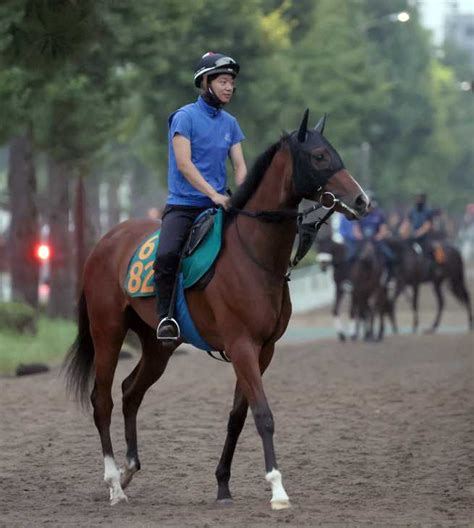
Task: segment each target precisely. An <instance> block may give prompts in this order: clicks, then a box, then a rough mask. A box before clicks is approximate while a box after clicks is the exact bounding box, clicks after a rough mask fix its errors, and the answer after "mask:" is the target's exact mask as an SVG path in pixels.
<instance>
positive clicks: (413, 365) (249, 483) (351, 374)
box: [0, 290, 474, 528]
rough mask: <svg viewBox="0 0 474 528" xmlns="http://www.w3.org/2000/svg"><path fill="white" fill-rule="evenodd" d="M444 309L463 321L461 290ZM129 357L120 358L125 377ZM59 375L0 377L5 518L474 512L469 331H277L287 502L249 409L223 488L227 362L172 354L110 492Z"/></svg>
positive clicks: (219, 518) (369, 517)
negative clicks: (226, 497) (302, 340)
mask: <svg viewBox="0 0 474 528" xmlns="http://www.w3.org/2000/svg"><path fill="white" fill-rule="evenodd" d="M471 291H472V290H471ZM448 310H449V314H448V317H449V318H450V320H452V321H457V322H458V323H460V324H463V323H464V322H465V317H464V314H463V313H461V312H460V311H458V308H457V307H456V306H451V304H449V305H448ZM322 315H323V314H322ZM313 324H314V323H313ZM133 365H134V360H124V361H121V362H120V363H119V368H118V375H117V377H116V380H122V379H123V378H124V377H125V375H126V374H128V373H129V372H130V370H131V369H132V367H133ZM58 375H59V372H58V370H57V369H55V370H53V371H52V372H50V373H48V374H44V375H38V376H35V377H30V378H21V379H2V380H0V383H1V385H2V388H1V392H0V401H1V452H2V462H1V474H0V526H5V527H8V528H10V527H36V526H43V525H44V526H54V527H64V526H78V527H86V526H87V527H99V526H100V527H105V526H114V527H125V526H133V527H151V526H154V527H156V526H160V527H161V526H176V527H208V528H217V527H261V526H262V527H263V526H273V525H275V523H283V524H286V525H287V526H294V527H301V526H320V525H322V526H325V525H330V526H331V527H334V526H356V525H358V526H367V525H373V526H473V523H474V455H473V452H474V447H473V445H474V385H473V384H474V382H473V379H474V367H473V334H457V335H438V336H399V337H393V336H390V337H389V338H388V339H387V340H386V341H385V342H384V343H383V345H370V344H362V343H358V344H356V345H353V344H350V345H348V344H346V345H344V344H340V343H338V342H336V341H335V340H323V341H318V342H314V343H309V344H304V345H297V346H280V347H279V349H278V350H277V353H276V356H275V358H274V361H273V363H272V365H271V367H270V369H269V371H268V373H267V375H266V376H265V377H266V382H265V383H266V385H265V386H266V390H267V395H268V398H269V401H270V404H271V407H272V410H273V413H274V417H275V422H276V435H275V442H276V449H277V455H278V460H279V464H280V469H281V471H282V474H283V482H284V484H285V487H286V490H287V492H288V494H289V496H290V499H291V501H292V508H291V509H290V510H286V511H280V512H272V511H271V510H270V506H269V499H270V490H269V488H268V486H267V484H266V482H265V480H264V465H263V454H262V448H261V443H260V440H259V438H258V436H257V433H256V431H255V427H254V424H253V420H251V419H249V420H248V422H247V425H246V427H245V429H244V431H243V433H242V437H241V441H240V442H239V446H238V448H237V452H236V456H235V463H234V467H233V477H232V481H231V483H232V486H231V489H232V490H233V494H234V499H235V503H234V505H233V506H232V507H228V508H218V507H216V506H215V504H214V498H215V492H216V486H215V480H214V469H215V466H216V464H217V460H218V458H219V455H220V451H221V448H222V445H223V441H224V435H225V429H226V421H227V413H228V411H229V408H230V403H231V397H232V396H231V395H232V391H233V380H234V378H233V373H232V369H231V367H229V366H228V365H224V364H221V363H218V362H214V361H212V360H210V359H207V356H206V355H205V354H204V353H202V355H201V354H198V353H195V352H191V353H188V354H181V355H177V356H176V357H174V358H173V359H172V361H171V363H170V366H169V368H168V370H167V372H166V373H165V375H164V377H163V379H162V380H161V381H160V382H159V383H158V384H157V385H155V386H154V387H153V388H152V389H151V390H150V391H149V393H148V394H147V397H146V399H145V401H144V403H143V405H142V408H141V413H140V415H139V424H138V426H139V447H140V448H141V461H142V470H141V471H140V472H139V473H138V474H137V475H136V477H135V480H134V481H133V482H132V484H131V485H130V487H129V488H128V489H127V494H128V496H129V503H128V504H120V505H118V506H116V507H114V508H111V507H110V506H109V504H108V496H107V495H108V494H107V491H106V488H105V486H104V484H103V482H102V474H103V466H102V457H101V454H100V447H99V439H98V435H97V433H96V431H95V427H94V425H93V422H92V417H91V415H90V414H87V415H86V414H83V413H81V412H80V411H79V410H78V409H77V408H76V407H75V405H74V404H73V403H72V402H69V401H67V400H66V398H65V392H64V388H63V384H62V380H61V379H60V378H59V377H58ZM118 389H119V384H118V383H116V386H115V402H116V408H115V410H114V420H113V439H114V442H115V444H114V445H115V451H116V455H117V459H118V460H120V461H121V460H122V459H123V456H124V440H123V429H122V423H123V422H122V416H121V409H120V399H119V393H118Z"/></svg>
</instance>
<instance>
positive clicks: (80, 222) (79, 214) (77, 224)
mask: <svg viewBox="0 0 474 528" xmlns="http://www.w3.org/2000/svg"><path fill="white" fill-rule="evenodd" d="M85 198H86V197H85V188H84V178H83V176H82V175H79V177H78V178H77V182H76V202H75V208H74V240H75V242H76V244H75V250H76V251H75V255H76V298H77V299H79V297H80V294H81V289H82V274H83V271H84V262H85V261H86V200H85Z"/></svg>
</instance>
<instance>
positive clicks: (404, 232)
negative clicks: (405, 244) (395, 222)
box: [398, 218, 410, 238]
mask: <svg viewBox="0 0 474 528" xmlns="http://www.w3.org/2000/svg"><path fill="white" fill-rule="evenodd" d="M398 233H399V235H400V236H401V237H402V238H408V237H409V236H410V221H409V220H408V218H405V220H403V222H402V223H401V225H400V227H399V229H398Z"/></svg>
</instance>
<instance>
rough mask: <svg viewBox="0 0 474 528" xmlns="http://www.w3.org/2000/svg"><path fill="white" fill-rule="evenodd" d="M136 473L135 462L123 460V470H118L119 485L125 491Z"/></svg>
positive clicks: (133, 460)
mask: <svg viewBox="0 0 474 528" xmlns="http://www.w3.org/2000/svg"><path fill="white" fill-rule="evenodd" d="M137 471H138V468H137V461H136V460H135V459H134V458H132V459H131V460H128V459H127V460H125V464H124V466H123V468H121V469H120V485H121V486H122V489H125V488H126V487H127V486H128V485H129V484H130V482H131V480H132V478H133V475H135V473H136V472H137Z"/></svg>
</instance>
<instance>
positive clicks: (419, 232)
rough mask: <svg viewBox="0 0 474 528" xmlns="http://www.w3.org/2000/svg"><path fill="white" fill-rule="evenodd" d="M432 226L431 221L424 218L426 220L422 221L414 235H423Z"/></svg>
mask: <svg viewBox="0 0 474 528" xmlns="http://www.w3.org/2000/svg"><path fill="white" fill-rule="evenodd" d="M432 226H433V222H432V221H431V220H426V222H424V223H423V225H422V226H421V227H420V228H418V229H417V230H416V231H415V233H414V235H415V237H417V238H418V237H422V236H423V235H426V233H428V232H429V231H431V228H432Z"/></svg>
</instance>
